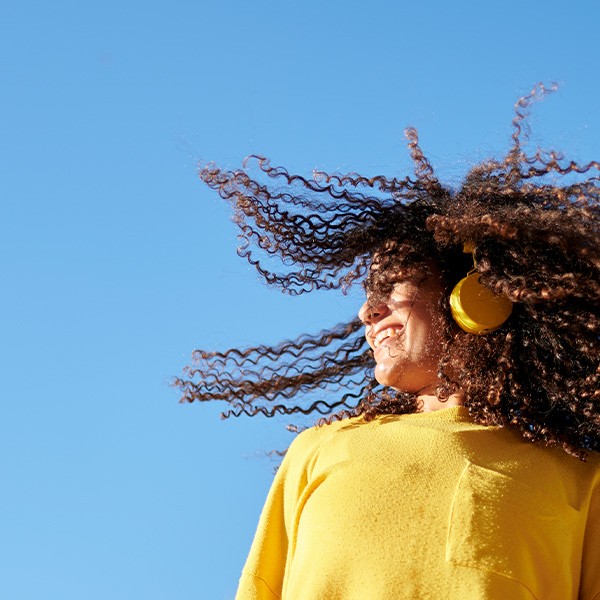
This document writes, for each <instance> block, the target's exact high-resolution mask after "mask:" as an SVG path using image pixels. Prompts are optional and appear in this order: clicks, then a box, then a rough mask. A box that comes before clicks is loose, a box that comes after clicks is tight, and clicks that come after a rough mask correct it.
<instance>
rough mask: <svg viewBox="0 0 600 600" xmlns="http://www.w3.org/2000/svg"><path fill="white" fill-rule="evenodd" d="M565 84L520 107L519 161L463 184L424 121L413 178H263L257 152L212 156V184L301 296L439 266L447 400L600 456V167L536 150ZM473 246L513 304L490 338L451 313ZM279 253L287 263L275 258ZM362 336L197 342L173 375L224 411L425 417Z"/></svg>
mask: <svg viewBox="0 0 600 600" xmlns="http://www.w3.org/2000/svg"><path fill="white" fill-rule="evenodd" d="M553 89H555V87H552V88H546V87H544V86H543V85H542V84H538V85H536V86H535V87H534V88H533V90H532V91H531V93H529V94H528V95H527V96H524V97H523V98H521V99H519V100H518V102H517V103H516V105H515V116H514V118H513V121H512V125H513V134H512V143H511V148H510V150H509V152H508V153H507V155H506V156H505V157H504V158H503V159H502V160H487V161H484V162H483V163H481V164H479V165H477V166H475V167H474V168H472V169H471V170H470V172H469V173H468V175H467V176H466V178H465V179H464V181H463V183H462V185H461V186H460V187H459V188H458V189H452V188H450V187H448V186H444V185H442V184H441V183H440V182H439V181H438V180H437V178H436V176H435V173H434V170H433V168H432V167H431V165H430V163H429V162H428V160H427V158H426V157H425V156H424V155H423V152H422V151H421V149H420V147H419V144H418V138H417V132H416V130H415V129H412V128H409V129H407V130H406V136H407V138H408V142H409V143H408V146H409V150H410V153H411V156H412V159H413V161H414V165H415V173H414V176H413V177H412V178H411V177H405V178H404V179H396V178H392V179H389V178H386V177H384V176H381V175H378V176H375V177H364V176H362V175H359V174H357V173H350V174H347V175H339V174H327V173H324V172H315V173H313V176H312V178H305V177H303V176H300V175H292V174H290V173H288V171H287V170H286V169H284V168H281V167H274V166H271V164H270V163H269V161H268V160H267V159H266V158H264V157H261V156H251V157H249V159H247V161H248V160H250V161H253V162H254V163H255V164H256V165H257V166H258V170H259V174H262V176H263V178H264V180H265V182H264V183H261V182H260V181H257V180H256V179H252V178H251V177H250V175H249V174H248V162H247V161H246V162H245V163H244V168H243V169H241V170H235V171H224V170H221V169H219V168H217V167H215V166H214V165H206V166H204V167H202V168H201V170H200V178H201V179H202V180H203V181H204V182H205V183H206V184H208V185H209V186H210V187H211V188H213V189H215V190H216V191H217V192H218V193H219V195H220V196H221V197H222V198H223V199H225V200H227V201H228V202H229V203H231V205H232V206H233V208H234V211H235V212H234V221H235V223H237V225H238V227H239V229H240V239H241V244H240V246H239V248H238V254H239V255H240V256H241V257H243V258H245V259H246V260H247V261H248V262H249V263H250V264H251V265H253V266H254V267H255V268H256V270H257V271H258V272H259V273H260V275H261V276H262V277H263V278H264V280H265V281H266V282H267V283H268V284H270V285H272V286H276V287H278V288H281V289H282V290H283V291H284V292H286V293H288V294H293V295H296V294H303V293H306V292H310V291H313V290H319V289H341V290H342V291H344V292H345V291H346V290H347V289H348V287H349V286H350V285H352V284H353V283H356V282H362V284H363V286H364V288H365V290H366V292H367V294H368V295H369V297H375V296H380V297H385V296H387V295H389V293H390V292H391V290H392V288H393V286H394V284H395V283H396V282H398V281H399V280H401V279H403V278H405V277H407V276H411V275H413V274H415V273H422V272H424V271H426V270H427V266H426V265H427V264H432V263H433V264H435V265H436V268H437V270H439V272H440V273H441V276H442V281H443V285H444V286H445V289H446V292H447V293H446V294H445V301H443V305H441V306H440V310H441V311H443V314H444V320H445V324H444V327H445V342H444V347H443V349H442V358H441V360H440V364H439V372H438V376H439V381H440V387H439V389H438V393H439V394H440V396H441V397H442V398H443V397H445V396H447V395H448V394H450V393H452V392H453V391H457V390H459V389H460V390H462V392H463V393H464V405H465V406H466V407H467V408H468V410H469V412H470V414H471V416H472V418H473V419H474V421H476V422H477V423H480V424H483V425H497V426H503V427H511V428H513V429H515V430H517V431H519V432H520V434H521V435H522V436H523V437H524V438H525V439H527V440H530V441H532V442H540V443H543V444H545V445H548V446H558V447H561V448H563V449H564V450H565V451H566V452H568V453H570V454H573V455H575V456H577V457H579V458H581V459H585V456H586V454H587V451H590V450H594V451H599V450H600V391H599V389H598V376H599V372H600V368H599V364H598V356H599V341H600V335H599V311H598V305H599V303H598V299H599V297H600V284H599V279H598V271H599V266H600V262H599V252H598V224H599V203H598V200H599V192H600V183H599V177H598V176H597V175H596V176H593V173H595V172H597V171H598V170H600V163H598V162H590V163H588V164H578V163H576V162H573V161H566V160H565V159H564V157H563V156H562V155H560V154H559V153H557V152H554V151H550V152H545V151H542V150H537V151H536V152H535V154H533V155H528V154H527V153H526V152H525V150H524V145H525V141H526V139H527V135H526V133H527V131H526V117H527V114H528V109H529V107H530V105H531V103H532V102H533V101H534V100H536V99H539V98H541V97H542V96H544V95H545V94H546V93H548V92H550V91H553ZM467 242H468V243H472V244H474V246H475V250H474V259H475V260H476V263H477V268H478V272H479V273H480V279H481V282H482V283H483V284H484V285H486V286H488V287H489V288H490V289H491V290H493V291H494V292H496V293H501V294H504V295H506V296H507V297H508V298H509V299H510V300H511V301H512V302H513V303H514V308H513V313H512V315H511V317H510V319H509V320H508V322H507V323H506V324H505V325H504V326H503V327H502V328H501V329H499V330H497V331H495V332H492V333H490V334H487V335H472V334H469V333H466V332H464V331H462V330H460V329H459V328H458V327H457V326H456V325H455V324H454V322H453V320H452V317H451V315H450V309H449V304H448V301H447V298H448V296H449V294H450V291H451V289H452V287H453V286H454V285H455V284H456V283H457V281H459V279H461V278H462V277H464V275H465V274H466V272H467V270H468V269H469V266H470V263H469V261H470V260H472V259H471V258H470V257H469V256H468V255H465V254H464V253H463V245H464V244H465V243H467ZM273 257H275V258H278V259H280V261H281V264H282V265H283V268H282V272H276V271H274V270H272V269H271V268H270V267H269V263H270V262H271V259H272V258H273ZM374 265H377V268H373V266H374ZM361 330H362V323H361V322H360V321H359V320H358V319H354V320H352V321H350V322H347V323H341V324H338V325H337V326H335V327H333V328H332V329H329V330H325V331H320V332H319V333H317V334H316V335H302V336H300V337H299V338H297V339H295V340H288V341H284V342H282V343H280V344H278V345H276V346H263V345H261V346H256V347H251V348H246V349H241V350H239V349H236V348H232V349H229V350H226V351H223V352H208V351H204V350H195V351H194V353H193V364H192V365H191V366H189V367H186V369H185V370H184V376H183V377H181V378H176V379H175V380H174V383H175V385H176V386H178V387H179V388H180V390H181V392H182V402H185V401H187V402H193V401H194V400H199V401H203V402H204V401H213V400H221V401H224V402H226V403H227V404H228V405H229V407H228V409H227V410H226V411H225V412H224V413H223V417H224V418H227V417H229V416H239V415H242V414H246V415H251V416H252V415H257V414H263V415H265V416H268V417H270V416H273V415H275V414H277V413H283V414H294V413H302V414H310V415H313V414H317V415H319V416H321V418H322V420H327V421H331V420H333V419H341V418H344V417H348V416H357V415H363V416H364V418H365V419H368V420H370V419H372V418H374V417H375V416H376V415H379V414H390V413H394V414H400V413H407V412H415V411H417V410H419V406H418V403H417V398H416V396H415V395H414V394H407V393H403V392H398V391H395V390H393V389H390V388H384V387H383V386H381V385H379V384H378V383H377V381H375V379H374V378H373V368H374V365H375V363H374V359H373V355H372V352H371V350H370V348H369V347H368V345H367V343H366V341H365V339H364V336H363V334H362V331H361ZM323 417H326V418H325V419H323Z"/></svg>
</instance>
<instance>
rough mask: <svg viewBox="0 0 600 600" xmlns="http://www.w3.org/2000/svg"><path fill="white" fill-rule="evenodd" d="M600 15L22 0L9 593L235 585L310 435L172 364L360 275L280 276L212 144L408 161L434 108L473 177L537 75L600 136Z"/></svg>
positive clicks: (593, 155) (459, 5) (430, 126)
mask: <svg viewBox="0 0 600 600" xmlns="http://www.w3.org/2000/svg"><path fill="white" fill-rule="evenodd" d="M571 7H572V8H571ZM599 21H600V5H599V4H598V3H597V2H594V1H592V0H589V1H587V2H583V1H582V2H575V3H573V4H571V5H570V7H569V6H568V5H566V4H565V3H564V2H557V1H545V2H522V1H519V2H517V1H515V0H509V1H505V2H503V3H484V2H481V0H478V1H472V2H461V1H457V2H433V3H432V2H428V3H421V4H419V3H417V2H410V3H408V2H400V1H388V2H383V1H377V0H375V1H371V2H354V1H345V2H322V3H319V2H314V1H313V0H308V1H305V2H297V1H294V2H292V1H290V0H279V1H278V2H273V1H264V0H257V1H256V2H252V3H251V2H241V1H239V2H233V1H231V0H229V1H227V0H225V1H223V2H220V3H217V2H211V3H207V2H203V1H196V2H191V1H189V2H182V1H179V2H178V1H172V2H168V3H167V2H153V1H146V2H139V1H137V0H133V1H130V2H126V1H120V2H116V1H115V0H103V2H98V1H92V2H75V1H74V0H73V1H70V2H68V1H66V0H55V1H54V2H42V1H41V0H37V1H31V0H21V1H19V2H15V1H13V2H4V3H3V4H2V6H1V7H0V48H1V53H0V73H1V82H2V111H1V113H0V115H1V117H0V118H1V123H2V126H1V136H0V152H1V161H0V164H1V172H2V175H1V177H0V198H1V203H0V211H1V212H0V229H1V235H0V263H1V265H0V266H1V270H0V273H1V275H2V283H3V286H2V288H3V291H2V294H1V296H0V303H1V311H0V319H1V321H0V339H1V357H0V358H1V360H0V365H1V375H2V377H1V381H2V390H1V396H0V397H1V403H0V410H1V415H0V456H1V459H0V461H1V462H0V476H1V487H0V597H2V598H7V599H10V600H34V599H35V600H46V599H50V600H75V599H77V600H80V599H82V598H83V599H86V600H96V599H105V598H111V600H137V599H142V600H158V599H161V600H167V599H169V600H171V599H177V600H180V599H181V600H188V599H189V600H191V599H207V600H213V599H218V600H221V599H230V598H232V597H233V594H234V591H235V588H236V583H237V579H238V576H239V572H240V569H241V567H242V564H243V561H244V559H245V556H246V554H247V551H248V548H249V545H250V541H251V538H252V535H253V531H254V528H255V525H256V521H257V519H258V514H259V511H260V508H261V505H262V502H263V500H264V497H265V495H266V493H267V490H268V487H269V484H270V481H271V478H272V470H273V463H272V462H271V461H270V460H269V459H268V458H266V457H265V456H264V454H265V452H266V451H268V450H271V449H273V448H281V447H285V446H286V445H287V444H288V443H289V442H290V441H291V440H290V434H289V433H287V432H286V431H285V429H284V427H283V426H284V425H285V423H286V421H285V420H284V421H277V422H275V421H267V420H259V419H252V420H250V419H246V420H231V421H225V422H222V421H220V420H219V416H218V415H219V411H220V407H218V406H217V407H215V406H195V405H194V406H181V405H179V404H178V403H177V400H178V396H177V394H176V392H174V391H173V390H172V389H170V388H169V385H168V382H169V378H170V377H171V376H172V375H174V374H178V373H179V372H180V370H181V368H182V367H183V366H184V365H185V364H186V363H187V362H188V359H189V355H190V353H191V351H192V349H193V348H195V347H204V348H215V349H217V348H220V349H222V348H225V347H230V346H232V345H245V344H251V343H257V342H263V341H264V342H274V341H277V340H279V339H281V338H283V337H290V336H294V335H296V334H298V333H300V332H302V331H315V330H318V329H320V328H322V327H326V326H328V325H330V324H332V323H334V322H338V321H341V320H345V319H347V318H349V317H350V316H351V315H352V314H353V312H354V311H355V310H356V309H357V307H358V304H359V296H358V295H357V294H354V295H351V296H349V297H347V298H342V297H341V296H340V295H338V294H337V293H329V294H327V293H324V294H320V295H315V296H314V297H308V298H300V299H294V298H289V297H286V296H284V295H282V294H280V293H278V292H276V291H273V290H269V289H267V288H266V287H265V286H264V285H262V284H261V283H260V282H259V281H258V279H257V276H256V275H255V273H254V272H253V271H252V270H251V269H250V268H249V267H247V266H246V265H245V263H243V261H241V260H239V259H238V258H237V257H236V255H235V244H236V239H235V236H236V232H235V229H234V226H233V225H232V223H231V222H230V221H229V214H228V211H227V207H225V206H223V205H222V203H221V201H220V200H219V199H218V198H217V196H216V195H215V194H214V193H213V192H211V191H210V190H208V189H207V188H205V187H204V186H203V185H202V184H201V183H200V182H199V181H198V179H197V176H196V163H197V161H198V160H213V161H216V162H218V163H220V164H221V165H224V166H227V167H237V166H238V165H239V164H240V162H241V160H242V159H243V158H244V156H246V155H247V154H250V153H263V154H266V155H268V156H270V157H271V158H272V160H273V163H274V164H283V165H286V166H288V167H289V168H290V169H291V170H294V171H297V172H301V173H307V174H308V173H310V171H311V170H312V169H313V168H322V169H326V170H330V171H331V170H340V171H351V170H358V171H361V172H364V173H365V174H377V173H385V174H388V175H393V174H402V173H405V172H406V169H407V168H410V163H409V161H408V159H407V151H406V150H405V141H404V139H403V135H402V132H403V129H404V127H405V126H407V125H414V126H416V127H417V128H418V129H419V132H420V138H421V145H422V147H423V149H424V150H425V152H426V153H427V155H428V156H429V157H430V159H431V161H432V163H433V165H434V166H435V167H436V168H437V169H438V172H439V173H440V175H441V177H442V178H444V179H445V180H446V181H450V182H458V181H459V180H460V177H461V176H462V175H464V173H465V172H466V171H467V169H468V168H469V166H470V165H472V164H474V163H475V162H477V161H479V160H481V159H483V158H485V157H487V156H489V155H491V154H495V155H499V154H501V153H502V152H503V151H505V150H506V149H507V147H508V143H509V136H510V133H511V129H510V120H511V118H512V110H513V104H514V102H515V100H516V99H517V97H519V96H520V95H522V94H524V93H526V92H527V91H528V90H529V89H530V88H531V86H532V84H534V83H535V82H537V81H544V82H551V81H557V82H559V83H560V84H561V89H560V90H559V92H558V93H556V94H554V95H552V96H551V97H549V98H547V99H546V100H545V101H544V102H543V103H541V104H538V105H536V107H535V109H534V113H533V117H532V120H531V123H532V127H533V134H532V141H533V143H534V144H537V143H542V142H543V143H545V145H546V146H549V147H555V148H559V149H562V150H564V151H565V153H566V154H567V155H568V156H569V157H573V158H576V159H579V160H591V159H599V158H600V142H599V140H600V110H599V106H600V103H599V102H598V98H599V97H600V81H599V79H598V76H597V75H598V74H597V62H598V42H597V33H598V31H597V24H598V22H599Z"/></svg>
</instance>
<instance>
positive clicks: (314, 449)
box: [282, 417, 365, 467]
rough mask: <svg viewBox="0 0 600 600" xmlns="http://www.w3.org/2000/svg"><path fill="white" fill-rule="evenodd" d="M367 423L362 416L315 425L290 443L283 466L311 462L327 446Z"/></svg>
mask: <svg viewBox="0 0 600 600" xmlns="http://www.w3.org/2000/svg"><path fill="white" fill-rule="evenodd" d="M363 424H365V421H364V419H363V418H362V417H353V418H350V419H342V420H340V421H334V422H332V423H325V424H322V425H314V426H313V427H309V428H308V429H305V430H303V431H302V432H301V433H299V434H298V435H297V436H296V438H295V439H294V441H293V442H292V443H291V444H290V447H289V448H288V450H287V452H286V455H285V458H284V460H283V463H282V467H284V466H288V465H290V464H297V463H309V462H310V461H311V459H312V458H314V457H316V456H317V454H319V452H320V451H321V450H322V449H323V448H325V447H331V446H332V445H335V444H337V443H338V441H339V440H341V439H342V438H345V437H346V436H347V435H351V432H352V431H354V430H356V429H357V427H358V426H359V425H363Z"/></svg>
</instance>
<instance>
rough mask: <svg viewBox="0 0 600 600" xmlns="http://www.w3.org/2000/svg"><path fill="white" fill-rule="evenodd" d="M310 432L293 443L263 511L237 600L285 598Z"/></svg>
mask: <svg viewBox="0 0 600 600" xmlns="http://www.w3.org/2000/svg"><path fill="white" fill-rule="evenodd" d="M310 435H311V434H310V430H308V431H306V432H304V433H302V434H300V435H299V436H298V437H297V438H296V439H295V440H294V441H293V443H292V444H291V446H290V448H289V450H288V451H287V453H286V456H285V458H284V459H283V462H282V464H281V466H280V467H279V469H278V471H277V474H276V475H275V479H274V480H273V484H272V485H271V489H270V491H269V494H268V496H267V500H266V502H265V505H264V508H263V510H262V513H261V516H260V519H259V522H258V527H257V530H256V534H255V536H254V541H253V542H252V547H251V549H250V553H249V555H248V559H247V561H246V564H245V565H244V569H243V571H242V575H241V577H240V583H239V587H238V591H237V594H236V597H235V598H236V600H274V599H279V598H281V595H282V587H283V580H284V576H285V566H286V562H287V556H288V554H289V551H290V549H291V548H290V544H291V543H293V541H292V539H291V538H292V536H293V533H292V529H293V527H294V519H295V509H296V504H297V500H298V498H299V497H300V495H301V493H302V489H303V488H304V486H305V484H306V469H305V465H306V460H305V452H306V444H305V443H304V441H305V439H306V438H307V437H310Z"/></svg>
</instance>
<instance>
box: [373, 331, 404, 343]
mask: <svg viewBox="0 0 600 600" xmlns="http://www.w3.org/2000/svg"><path fill="white" fill-rule="evenodd" d="M401 330H402V327H388V328H387V329H383V330H381V331H380V332H379V333H378V334H377V335H376V336H375V339H374V340H373V346H374V347H375V348H377V347H378V346H379V345H380V344H381V342H383V340H385V339H386V338H388V337H392V336H394V335H398V334H399V333H400V331H401Z"/></svg>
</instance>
